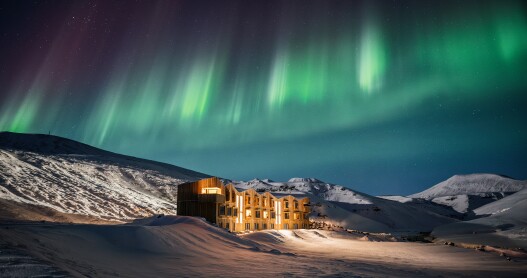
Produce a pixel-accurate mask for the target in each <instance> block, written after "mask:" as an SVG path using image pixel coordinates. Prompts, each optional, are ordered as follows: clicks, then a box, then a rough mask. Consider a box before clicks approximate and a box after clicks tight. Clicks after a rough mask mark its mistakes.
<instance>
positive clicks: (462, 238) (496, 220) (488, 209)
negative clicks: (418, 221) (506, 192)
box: [433, 189, 527, 249]
mask: <svg viewBox="0 0 527 278" xmlns="http://www.w3.org/2000/svg"><path fill="white" fill-rule="evenodd" d="M474 212H475V214H476V215H478V216H480V217H481V218H478V219H474V220H471V221H464V222H459V223H453V224H448V225H444V226H440V227H437V228H436V229H434V231H433V234H434V235H435V236H437V237H439V238H441V239H445V240H449V241H454V242H462V243H468V244H485V245H490V246H500V247H508V248H514V247H522V248H524V249H525V248H527V213H526V212H527V189H524V190H521V191H519V192H516V193H514V194H512V195H510V196H507V197H505V198H503V199H501V200H498V201H495V202H493V203H490V204H488V205H485V206H482V207H480V208H478V209H476V210H475V211H474Z"/></svg>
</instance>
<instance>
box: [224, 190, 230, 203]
mask: <svg viewBox="0 0 527 278" xmlns="http://www.w3.org/2000/svg"><path fill="white" fill-rule="evenodd" d="M225 200H226V201H230V200H231V191H230V189H226V190H225Z"/></svg>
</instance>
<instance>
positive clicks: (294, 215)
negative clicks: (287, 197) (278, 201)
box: [293, 212, 300, 220]
mask: <svg viewBox="0 0 527 278" xmlns="http://www.w3.org/2000/svg"><path fill="white" fill-rule="evenodd" d="M293 219H294V220H298V219H300V213H298V212H295V213H293Z"/></svg>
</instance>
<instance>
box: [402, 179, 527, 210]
mask: <svg viewBox="0 0 527 278" xmlns="http://www.w3.org/2000/svg"><path fill="white" fill-rule="evenodd" d="M524 188H527V181H519V180H514V179H511V178H509V177H504V176H500V175H493V174H471V175H456V176H453V177H451V178H449V179H447V180H446V181H443V182H441V183H438V184H437V185H435V186H433V187H431V188H429V189H427V190H425V191H423V192H420V193H416V194H413V195H410V196H408V197H410V198H422V199H426V200H431V201H432V202H435V203H437V204H442V205H445V206H449V207H452V208H453V209H454V210H456V211H457V212H460V213H467V214H471V212H472V211H473V210H475V209H477V208H479V207H481V206H484V205H486V204H489V203H492V202H494V201H497V200H499V199H502V198H504V197H506V196H508V195H510V194H512V193H514V192H517V191H520V190H522V189H524Z"/></svg>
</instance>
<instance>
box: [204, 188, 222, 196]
mask: <svg viewBox="0 0 527 278" xmlns="http://www.w3.org/2000/svg"><path fill="white" fill-rule="evenodd" d="M201 194H221V188H219V187H204V188H202V189H201Z"/></svg>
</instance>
